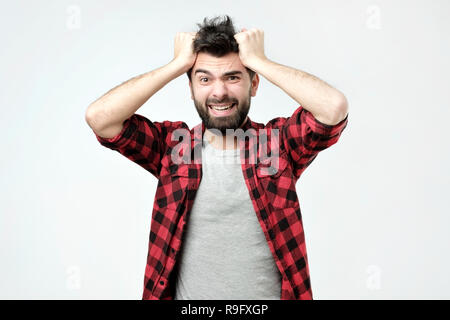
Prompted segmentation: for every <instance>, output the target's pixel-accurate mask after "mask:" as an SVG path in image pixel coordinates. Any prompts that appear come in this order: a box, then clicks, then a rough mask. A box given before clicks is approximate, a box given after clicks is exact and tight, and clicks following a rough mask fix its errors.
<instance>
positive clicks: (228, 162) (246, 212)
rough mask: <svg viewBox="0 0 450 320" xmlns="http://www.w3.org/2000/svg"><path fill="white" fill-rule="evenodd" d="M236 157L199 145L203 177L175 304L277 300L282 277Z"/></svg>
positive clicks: (181, 260) (184, 246)
mask: <svg viewBox="0 0 450 320" xmlns="http://www.w3.org/2000/svg"><path fill="white" fill-rule="evenodd" d="M239 152H240V151H239V148H238V149H229V150H220V149H217V148H215V147H213V146H212V145H210V144H209V143H208V142H207V141H206V140H204V147H203V149H202V173H203V174H202V179H201V183H200V186H199V189H198V190H197V194H196V197H195V201H194V204H193V207H192V210H191V212H190V217H189V219H188V222H187V224H186V230H185V234H184V235H183V242H182V248H181V250H182V251H181V253H180V258H179V260H178V263H179V265H178V272H177V279H176V292H175V296H174V299H175V300H193V299H198V300H215V299H217V300H219V299H221V300H222V299H223V300H230V299H239V300H241V299H249V300H253V299H261V300H279V299H280V297H281V274H280V272H279V270H278V268H277V266H276V264H275V260H274V257H273V255H272V253H271V251H270V249H269V246H268V244H267V240H266V238H265V236H264V233H263V230H262V228H261V225H260V224H259V221H258V218H257V216H256V213H255V210H254V208H253V204H252V201H251V199H250V195H249V191H248V188H247V186H246V184H245V180H244V175H243V174H242V169H241V162H240V157H239Z"/></svg>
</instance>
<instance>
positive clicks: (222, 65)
mask: <svg viewBox="0 0 450 320" xmlns="http://www.w3.org/2000/svg"><path fill="white" fill-rule="evenodd" d="M199 69H202V70H207V71H209V72H211V73H212V74H213V75H216V76H220V75H222V74H223V73H225V72H227V71H231V70H236V71H242V72H243V73H244V72H245V71H246V69H245V66H244V65H243V64H242V62H241V59H239V54H238V53H236V52H231V53H228V54H227V55H225V56H222V57H220V58H218V57H214V56H212V55H210V54H208V53H205V52H199V53H198V54H197V60H196V61H195V64H194V67H193V68H192V72H193V74H194V75H195V72H196V71H197V70H199Z"/></svg>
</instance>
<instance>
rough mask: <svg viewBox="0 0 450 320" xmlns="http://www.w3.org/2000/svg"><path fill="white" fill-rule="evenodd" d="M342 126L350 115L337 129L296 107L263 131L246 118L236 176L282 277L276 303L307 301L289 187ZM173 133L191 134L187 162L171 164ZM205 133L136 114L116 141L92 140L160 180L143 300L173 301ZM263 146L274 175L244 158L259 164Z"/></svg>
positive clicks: (303, 255) (300, 235)
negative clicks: (274, 160)
mask: <svg viewBox="0 0 450 320" xmlns="http://www.w3.org/2000/svg"><path fill="white" fill-rule="evenodd" d="M347 122H348V114H347V117H346V118H345V119H344V120H342V121H341V122H340V123H338V124H336V125H333V126H331V125H326V124H323V123H321V122H319V121H318V120H317V119H315V118H314V117H313V115H312V114H311V113H310V112H309V111H308V110H306V109H304V108H303V107H302V106H299V107H298V108H297V109H296V110H295V112H294V113H293V114H292V116H290V117H288V118H284V117H278V118H275V119H273V120H271V121H269V122H268V123H267V124H266V125H264V124H261V123H256V122H253V121H251V120H250V118H248V121H247V122H246V123H245V125H244V127H243V130H244V132H252V133H253V137H255V138H256V139H252V138H251V137H250V138H246V139H242V140H240V148H241V162H242V172H243V175H244V178H245V183H246V185H247V187H248V190H249V194H250V198H251V200H252V203H253V207H254V209H255V213H256V216H257V218H258V220H259V222H260V225H261V228H262V230H263V232H264V235H265V236H266V240H267V244H268V246H269V248H270V250H271V252H272V254H273V257H274V259H275V262H276V265H277V267H278V269H279V271H280V273H281V275H282V284H281V293H280V299H281V300H304V299H312V298H313V295H312V290H311V281H310V276H309V267H308V258H307V252H306V246H305V235H304V232H303V224H302V215H301V211H300V205H299V201H298V198H297V193H296V191H295V184H296V182H297V180H298V179H299V177H300V175H301V174H302V172H303V171H304V170H305V169H306V168H307V167H308V166H309V164H310V163H311V162H312V161H313V160H314V159H315V158H316V156H317V154H318V153H319V152H320V151H322V150H324V149H325V148H328V147H330V146H331V145H333V144H335V143H336V142H337V141H338V139H339V137H340V135H341V133H342V131H343V130H344V129H345V127H346V126H347ZM179 128H183V129H186V130H187V131H186V132H189V133H190V141H189V137H188V138H187V139H184V140H182V143H186V145H185V146H186V149H184V148H181V149H182V150H181V151H180V153H179V154H180V155H182V156H186V155H188V154H184V152H185V151H184V150H191V160H192V161H190V163H186V162H188V161H185V162H184V163H179V164H177V163H175V162H174V161H173V159H172V157H171V154H172V150H173V149H174V147H175V145H177V144H179V143H180V141H178V140H177V141H172V140H176V139H172V133H173V132H174V130H175V129H179ZM251 129H254V130H251ZM259 129H266V131H264V130H262V131H260V130H259ZM272 129H278V130H279V131H278V132H279V139H278V140H272V139H271V136H272V135H271V133H272V131H271V130H272ZM247 130H249V131H247ZM204 131H205V127H204V124H203V123H200V124H199V125H197V126H196V127H194V128H192V129H189V128H188V126H187V125H186V124H185V123H184V122H181V121H178V122H171V121H163V122H152V121H150V120H148V119H147V118H145V117H144V116H142V115H139V114H134V115H133V116H131V117H130V118H129V119H127V120H126V121H125V122H124V126H123V129H122V131H121V132H120V133H119V134H118V135H117V136H115V137H114V138H110V139H106V138H102V137H100V136H98V135H96V137H97V140H98V141H99V142H100V143H101V144H102V145H103V146H105V147H107V148H110V149H112V150H116V151H118V152H119V153H121V154H122V155H124V156H125V157H127V158H128V159H130V160H131V161H133V162H135V163H137V164H138V165H140V166H141V167H143V168H144V169H145V170H147V171H149V172H150V173H151V174H153V175H154V176H155V177H156V178H157V179H158V187H157V190H156V195H155V201H154V207H153V212H152V220H151V227H150V229H151V230H150V240H149V251H148V258H147V266H146V269H145V279H144V292H143V296H142V298H143V299H151V300H156V299H160V300H171V299H173V297H174V293H175V276H176V268H174V267H175V265H176V262H177V260H178V257H179V254H180V248H181V240H182V235H183V231H184V230H185V226H186V223H187V222H188V221H189V214H190V210H191V208H192V205H193V202H194V200H195V194H196V192H197V190H198V187H199V185H200V181H201V177H202V165H201V161H194V160H195V159H194V155H195V153H196V152H198V151H199V150H201V147H202V137H203V133H204ZM260 132H263V133H264V134H266V135H267V137H268V138H267V139H265V140H266V141H267V142H266V143H262V142H261V140H262V139H259V135H260ZM189 142H190V145H189ZM274 143H276V145H273V144H274ZM278 147H279V149H278ZM189 148H190V149H189ZM261 148H267V149H266V150H267V151H266V153H269V155H270V150H279V165H278V170H274V171H276V172H275V173H274V174H267V172H270V170H268V169H270V168H269V167H270V162H269V161H267V160H264V159H263V160H262V161H250V157H255V158H253V159H257V157H256V155H257V154H259V153H258V152H260V151H261ZM196 150H197V151H196ZM242 151H244V152H242ZM200 154H201V153H200ZM186 159H189V158H186ZM255 162H256V163H255ZM274 171H272V172H274ZM211 205H212V206H213V205H214V204H213V203H212V204H211ZM242 267H243V268H245V266H242ZM249 298H251V297H249Z"/></svg>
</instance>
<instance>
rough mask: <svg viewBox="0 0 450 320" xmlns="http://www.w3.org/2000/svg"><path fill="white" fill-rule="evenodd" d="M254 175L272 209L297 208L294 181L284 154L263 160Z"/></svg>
mask: <svg viewBox="0 0 450 320" xmlns="http://www.w3.org/2000/svg"><path fill="white" fill-rule="evenodd" d="M256 175H257V177H258V181H259V183H260V184H261V186H262V188H263V190H264V192H265V194H266V196H267V200H268V202H269V206H271V207H272V208H274V209H283V208H292V207H296V206H298V198H297V193H296V191H295V179H294V176H293V172H292V168H291V165H290V163H289V159H288V156H287V154H286V152H283V153H281V154H280V155H279V157H278V163H277V162H276V161H275V160H274V159H271V158H266V159H263V161H260V162H258V164H257V166H256Z"/></svg>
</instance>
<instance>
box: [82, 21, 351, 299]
mask: <svg viewBox="0 0 450 320" xmlns="http://www.w3.org/2000/svg"><path fill="white" fill-rule="evenodd" d="M174 51H175V52H174V58H173V60H172V61H171V62H170V63H168V64H167V65H165V66H163V67H161V68H159V69H156V70H154V71H151V72H148V73H145V74H142V75H140V76H138V77H135V78H132V79H131V80H129V81H127V82H125V83H123V84H121V85H120V86H117V87H116V88H114V89H112V90H110V91H109V92H108V93H106V94H105V95H104V96H102V97H101V98H100V99H98V100H96V101H95V102H93V103H92V104H91V105H90V106H89V108H88V109H87V111H86V121H87V122H88V124H89V126H90V127H91V128H92V130H93V131H94V132H95V134H96V137H97V139H98V141H99V142H100V143H101V144H102V145H103V146H105V147H108V148H110V149H113V150H116V151H118V152H120V153H121V154H122V155H124V156H126V157H127V158H129V159H130V160H132V161H134V162H135V163H137V164H139V165H140V166H142V167H143V168H144V169H146V170H147V171H149V172H150V173H152V174H153V175H154V176H155V177H156V178H158V187H157V191H156V195H155V202H154V208H153V213H152V221H151V232H150V240H149V253H148V259H147V266H146V270H145V280H144V293H143V299H167V300H169V299H282V300H288V299H312V298H313V296H312V290H311V282H310V276H309V268H308V260H307V252H306V246H305V237H304V232H303V225H302V218H301V211H300V206H299V202H298V198H297V194H296V191H295V184H296V182H297V180H298V179H299V177H300V175H301V173H302V172H303V171H304V170H305V169H306V168H307V166H308V165H309V164H310V163H311V162H312V161H313V160H314V159H315V158H316V156H317V154H318V153H319V152H320V151H322V150H324V149H326V148H328V147H330V146H331V145H333V144H334V143H336V142H337V141H338V139H339V137H340V135H341V133H342V131H343V130H344V128H345V127H346V126H347V121H348V106H347V101H346V98H345V96H344V95H343V94H342V93H341V92H339V91H338V90H336V89H334V88H332V87H331V86H329V85H328V84H326V83H325V82H323V81H321V80H319V79H318V78H316V77H314V76H313V75H311V74H308V73H306V72H302V71H300V70H296V69H293V68H289V67H287V66H283V65H280V64H277V63H275V62H273V61H271V60H269V59H268V58H267V57H266V56H265V54H264V34H263V31H261V30H259V29H251V30H246V29H242V30H241V32H239V33H236V32H235V29H234V26H233V24H232V21H231V19H230V18H229V17H228V16H226V17H225V19H223V20H220V19H219V17H216V18H214V19H211V20H210V21H208V20H207V19H206V18H205V20H204V23H203V25H199V30H198V32H196V33H194V32H188V33H177V35H176V37H175V50H174ZM183 73H187V76H188V78H189V87H190V90H191V98H192V99H193V100H194V105H195V107H196V109H197V112H198V114H199V116H200V118H201V120H202V122H201V124H199V125H197V126H196V127H195V128H193V129H189V128H188V126H187V124H186V123H184V122H182V121H177V122H172V121H163V122H156V121H155V122H152V121H150V120H149V119H147V118H146V117H144V116H142V115H139V114H136V113H135V112H136V111H137V110H138V109H139V108H140V107H141V106H142V105H143V104H144V103H145V102H146V101H147V100H148V99H149V98H150V97H151V96H152V95H153V94H155V93H156V92H157V91H158V90H160V89H161V88H162V87H163V86H164V85H166V84H167V83H168V82H169V81H171V80H172V79H175V78H176V77H178V76H180V75H182V74H183ZM259 75H262V76H264V77H265V78H266V79H268V80H269V81H270V82H272V83H273V84H275V85H277V86H278V87H280V88H281V89H283V90H284V91H285V92H286V93H287V94H288V95H289V96H291V97H292V98H293V99H294V100H295V101H296V102H297V103H299V105H300V106H299V107H298V108H297V109H296V110H295V111H294V112H293V114H292V116H290V117H288V118H284V117H278V118H275V119H273V120H271V121H269V122H268V123H267V124H266V125H264V124H261V123H256V122H253V121H251V120H250V118H249V117H248V112H249V108H250V101H251V97H253V96H255V95H256V91H257V89H258V84H259ZM273 105H274V107H275V106H276V103H274V104H273ZM239 130H241V131H240V132H241V133H242V132H243V133H244V139H241V137H242V136H241V137H239V135H238V134H236V133H237V132H238V131H239ZM180 137H181V138H183V139H182V141H181V142H180V140H179V138H180ZM274 137H275V139H273V138H274ZM246 138H249V139H246ZM253 138H256V139H253ZM264 138H266V139H264ZM267 150H269V151H270V152H271V153H272V154H273V155H275V156H276V159H275V158H271V157H259V155H260V154H264V153H265V152H266V151H267ZM267 152H268V151H267ZM199 154H200V160H199V157H198V155H199ZM223 159H228V160H230V159H231V160H236V159H237V161H221V160H223ZM252 159H253V160H254V159H256V160H254V161H251V160H252ZM267 159H269V160H270V161H267ZM274 159H275V160H276V161H272V160H274ZM225 162H226V163H225ZM269 162H270V163H269ZM274 163H275V164H274Z"/></svg>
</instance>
